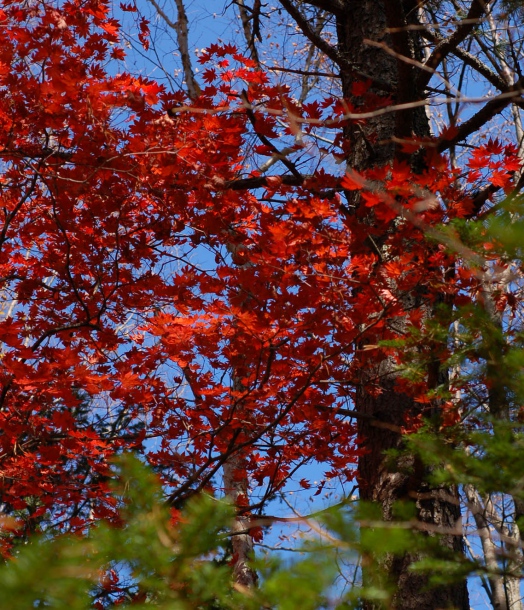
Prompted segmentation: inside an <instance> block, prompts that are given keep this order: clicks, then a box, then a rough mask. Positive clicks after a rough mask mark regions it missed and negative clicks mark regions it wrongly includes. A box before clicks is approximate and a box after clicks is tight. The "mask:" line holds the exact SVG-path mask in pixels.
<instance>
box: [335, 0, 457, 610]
mask: <svg viewBox="0 0 524 610" xmlns="http://www.w3.org/2000/svg"><path fill="white" fill-rule="evenodd" d="M343 4H344V10H343V11H340V12H339V13H338V14H337V34H338V51H339V53H340V54H341V55H342V56H343V59H344V63H347V65H348V66H352V67H353V68H354V69H356V70H358V71H359V72H360V73H364V74H367V75H369V76H370V77H371V78H372V79H373V83H374V84H373V86H372V91H373V92H375V93H377V94H378V95H384V96H388V95H389V96H391V98H392V99H391V103H393V104H405V103H409V102H411V101H414V100H416V99H417V92H416V91H415V83H416V73H415V67H414V66H413V65H411V64H409V63H407V62H404V61H402V59H398V55H402V56H404V57H406V56H407V57H408V58H410V59H418V57H417V55H418V49H419V48H420V41H419V40H418V39H417V35H416V33H415V32H414V31H410V32H408V31H407V30H406V29H405V26H406V25H408V24H409V23H412V22H413V19H415V18H416V17H417V15H416V10H417V9H416V3H415V2H407V1H404V2H402V1H401V0H381V1H377V0H344V2H343ZM388 27H389V28H392V30H393V31H394V32H396V33H394V34H392V35H389V34H388V33H387V32H386V28H388ZM403 28H404V29H403ZM365 40H371V41H374V42H376V43H378V44H379V45H384V46H383V47H380V46H373V45H370V44H367V43H366V42H365ZM386 46H387V48H388V49H393V50H394V51H395V53H396V54H397V57H394V56H393V55H392V54H390V53H387V52H386V50H385V47H386ZM340 74H341V77H342V88H343V94H344V98H345V99H347V100H350V101H351V102H352V103H354V104H358V99H355V97H354V95H353V91H352V85H353V83H354V81H355V78H354V74H352V71H351V69H350V68H349V67H348V68H347V69H344V67H343V66H342V68H341V72H340ZM388 89H389V91H388ZM413 135H416V136H427V135H429V121H428V118H427V115H426V112H425V109H424V108H423V107H421V108H417V109H408V110H405V111H403V112H396V113H390V114H384V115H382V116H379V117H375V118H373V119H371V120H369V121H368V122H367V123H365V124H355V123H353V124H351V125H350V126H349V127H348V128H347V131H346V136H347V138H348V139H349V142H350V146H349V151H348V155H347V164H348V167H350V168H352V169H354V170H356V171H357V172H359V171H364V170H366V169H369V168H372V167H375V166H377V167H382V166H386V165H390V164H391V163H392V162H393V160H394V159H395V158H397V159H405V160H407V161H409V162H411V165H412V167H413V169H415V170H417V165H418V166H419V167H418V169H419V170H420V169H422V167H423V159H422V157H419V158H411V159H409V158H407V157H406V155H405V154H404V153H402V151H400V150H398V148H397V147H396V145H395V143H394V140H393V138H396V140H397V141H398V140H401V139H408V138H410V137H412V136H413ZM348 204H349V206H350V209H351V210H352V212H353V213H355V214H356V215H357V216H358V217H359V218H360V221H361V222H362V224H363V225H365V226H372V225H373V216H372V212H370V209H369V208H364V206H360V205H359V195H358V192H352V193H348ZM383 237H385V236H383ZM373 242H374V243H373V244H372V245H373V247H374V248H375V252H376V250H377V249H378V250H380V249H381V248H382V247H383V246H382V244H381V236H380V235H379V236H375V237H374V238H373ZM428 247H430V246H428ZM370 253H373V250H372V248H371V245H370ZM370 281H372V279H371V278H370ZM392 290H394V287H392ZM400 298H402V300H403V301H404V305H405V306H416V307H423V308H425V309H426V310H427V314H428V315H429V314H430V313H431V311H430V308H429V306H428V305H425V304H424V303H423V302H422V297H420V296H418V295H410V294H408V295H402V296H401V297H400ZM389 323H390V324H394V325H395V331H396V332H398V331H402V330H403V326H404V325H405V321H403V320H402V319H398V318H396V319H395V320H390V321H389ZM381 338H382V337H381V336H380V335H377V336H375V337H373V339H374V340H372V341H369V337H367V339H366V341H367V342H368V343H376V342H377V341H380V340H381ZM394 368H395V365H394V362H393V361H392V360H391V359H384V360H382V361H380V362H375V363H373V362H370V361H368V360H366V366H365V368H364V369H363V370H365V373H363V374H362V378H361V380H360V381H361V384H360V388H359V390H358V392H357V396H356V405H355V408H356V410H357V411H359V412H360V413H363V414H365V415H366V416H372V417H373V418H376V419H378V420H381V421H383V422H387V423H389V424H392V426H391V428H393V429H394V428H395V427H401V426H403V425H404V424H405V421H406V418H407V417H408V416H414V415H417V414H419V413H420V409H421V407H420V405H418V404H415V403H414V402H413V400H412V399H411V398H410V397H409V396H406V395H404V394H402V393H400V392H399V391H398V390H397V388H396V384H395V376H396V373H395V370H394ZM436 376H437V377H438V382H442V381H443V380H445V378H446V372H445V371H437V373H436ZM373 389H375V390H378V392H375V391H373V392H370V390H373ZM359 436H360V437H361V438H362V439H363V442H364V449H365V450H366V452H365V453H364V455H362V456H361V458H360V460H359V464H358V480H359V486H360V497H361V498H362V499H363V500H367V501H373V502H378V503H380V504H381V505H382V512H383V516H384V519H386V520H390V519H391V518H392V506H393V504H394V503H395V502H396V501H398V500H402V501H412V502H416V508H417V515H418V518H419V520H420V521H421V522H423V523H428V524H430V525H431V526H439V527H443V528H449V529H450V530H451V531H453V532H456V531H457V529H458V531H460V504H459V498H458V493H457V490H456V489H455V488H442V489H430V488H429V486H428V485H427V484H426V483H425V482H424V478H425V476H424V475H425V474H426V473H425V472H424V467H423V466H422V465H421V464H419V463H418V460H417V459H416V458H414V457H413V456H405V457H403V458H402V459H401V460H398V461H396V463H391V460H387V459H386V458H385V456H384V452H385V451H386V450H388V449H397V448H401V446H402V436H401V435H400V434H398V433H397V432H393V431H391V430H388V429H386V428H383V427H380V428H379V427H376V426H373V425H371V424H370V422H369V420H368V419H366V418H362V419H360V420H359ZM442 544H443V545H445V546H446V547H448V548H450V549H453V550H455V551H458V552H460V551H461V550H462V537H461V535H456V534H452V533H450V534H449V535H446V536H443V538H442ZM415 560H417V557H416V556H413V555H409V554H408V555H405V556H403V557H396V558H393V557H391V558H389V559H388V560H387V561H386V565H385V566H384V568H385V569H386V572H387V574H388V576H389V578H390V579H391V581H392V582H393V583H395V584H396V585H397V587H398V591H397V593H396V595H395V597H394V599H393V607H394V608H399V609H403V610H406V609H409V608H413V609H417V610H422V609H424V610H430V609H435V610H436V609H437V608H457V609H460V610H462V609H464V610H466V609H469V602H468V594H467V587H466V583H465V582H463V583H459V584H456V585H448V586H446V587H443V588H441V589H437V590H431V591H428V590H425V584H426V579H425V577H424V576H421V575H420V574H414V573H412V572H411V571H410V570H409V566H410V564H411V563H412V562H413V561H415ZM366 578H368V579H369V575H366V573H364V580H365V581H366ZM364 584H370V583H369V582H365V583H364ZM363 607H364V608H366V610H371V609H372V608H376V607H377V606H375V605H374V604H372V603H369V602H368V603H365V604H364V606H363Z"/></svg>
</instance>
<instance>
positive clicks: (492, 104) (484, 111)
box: [437, 79, 524, 152]
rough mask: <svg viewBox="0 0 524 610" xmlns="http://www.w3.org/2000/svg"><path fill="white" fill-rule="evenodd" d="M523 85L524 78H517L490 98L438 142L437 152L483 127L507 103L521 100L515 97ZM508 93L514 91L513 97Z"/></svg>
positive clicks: (519, 93)
mask: <svg viewBox="0 0 524 610" xmlns="http://www.w3.org/2000/svg"><path fill="white" fill-rule="evenodd" d="M523 86H524V79H519V80H518V81H517V82H516V83H515V84H514V85H512V86H511V87H508V88H507V91H505V92H503V93H502V94H501V95H498V96H497V97H494V98H493V99H491V100H490V101H489V102H488V103H487V104H486V105H485V106H484V107H483V108H481V109H480V110H479V111H478V112H477V113H476V114H474V115H473V116H472V117H471V118H470V119H468V120H467V121H465V122H464V123H462V124H461V125H460V126H459V127H458V128H457V130H456V132H455V135H454V136H452V137H451V138H449V139H447V140H443V141H442V142H440V144H438V146H437V150H438V152H444V151H445V150H448V149H449V148H450V147H451V146H453V145H454V144H456V143H457V142H460V141H462V140H465V139H466V138H467V137H468V136H470V135H471V134H472V133H474V132H475V131H478V130H479V129H480V128H481V127H483V126H484V125H485V124H486V123H487V122H488V121H490V120H491V119H492V118H493V117H494V116H496V115H497V114H500V113H501V112H502V111H503V110H504V108H506V107H507V106H509V104H514V103H517V102H521V103H522V102H523V100H522V99H520V100H517V97H519V96H520V95H522V93H523ZM508 93H514V94H515V95H514V97H512V96H511V95H508Z"/></svg>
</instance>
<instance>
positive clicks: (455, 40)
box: [417, 0, 490, 91]
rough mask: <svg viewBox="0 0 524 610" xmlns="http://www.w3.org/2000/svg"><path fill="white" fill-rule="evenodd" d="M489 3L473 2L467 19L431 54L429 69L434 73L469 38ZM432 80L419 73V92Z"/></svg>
mask: <svg viewBox="0 0 524 610" xmlns="http://www.w3.org/2000/svg"><path fill="white" fill-rule="evenodd" d="M489 3H490V0H487V2H486V1H484V0H473V2H472V3H471V5H470V8H469V12H468V14H467V17H466V18H465V19H464V20H463V21H461V22H460V23H459V25H458V26H457V29H456V30H455V31H454V32H453V34H451V36H449V37H448V38H445V39H444V40H442V41H441V42H439V44H437V46H436V47H435V48H434V49H433V53H431V55H430V57H429V59H428V61H427V62H426V67H427V68H429V69H430V70H433V71H434V70H436V69H437V67H438V66H439V65H440V64H441V62H442V60H443V59H444V58H445V57H447V56H448V55H449V54H450V53H452V52H453V50H454V49H456V48H457V47H458V45H459V44H460V43H461V42H462V41H463V40H464V39H465V38H466V36H468V34H469V33H470V32H471V31H472V30H473V28H474V27H475V26H476V25H478V23H479V21H480V18H481V16H482V15H483V14H484V13H485V11H486V8H487V5H488V4H489ZM430 79H431V76H430V74H429V73H427V72H426V73H424V72H421V73H419V76H418V79H417V89H418V91H424V89H425V88H426V85H427V84H428V83H429V81H430Z"/></svg>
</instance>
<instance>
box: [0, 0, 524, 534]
mask: <svg viewBox="0 0 524 610" xmlns="http://www.w3.org/2000/svg"><path fill="white" fill-rule="evenodd" d="M25 6H26V8H24V7H25ZM123 10H133V9H132V7H131V6H130V5H125V6H124V7H123ZM109 15H110V11H109V7H108V4H107V2H104V1H102V0H71V1H69V2H65V3H64V4H62V5H61V9H60V11H57V10H56V9H54V8H52V7H51V6H50V5H46V4H40V5H38V6H36V5H34V6H33V5H23V6H21V5H17V4H13V3H11V2H4V4H3V10H2V11H1V12H0V21H1V25H2V27H1V28H0V87H1V91H2V95H1V96H0V124H1V130H0V155H1V158H2V175H1V178H0V180H1V194H0V196H1V199H2V221H1V228H0V252H1V257H0V280H1V290H2V301H3V307H4V309H3V312H2V318H1V322H0V333H1V337H2V341H3V348H2V349H3V352H2V359H1V369H0V382H1V384H2V390H1V394H0V406H1V411H0V420H1V421H0V430H1V434H0V450H1V451H0V455H1V458H0V469H1V475H2V476H1V479H0V491H1V495H2V501H3V503H4V504H5V506H6V507H8V508H9V509H12V510H15V509H16V510H20V509H24V508H27V507H28V506H29V504H30V505H31V507H34V506H37V509H36V510H33V508H32V509H31V511H32V512H30V517H29V518H28V523H29V524H30V525H29V526H28V527H30V528H34V527H36V526H37V523H38V521H39V520H42V519H46V520H47V522H48V523H51V524H56V525H59V526H61V527H72V528H76V529H78V528H82V527H83V526H84V525H85V524H86V523H87V522H89V521H91V520H93V519H98V518H101V517H108V518H111V517H112V516H113V515H114V506H113V502H112V501H111V500H110V498H109V496H108V493H107V484H106V483H107V474H108V460H109V458H110V457H111V456H112V455H113V454H115V453H117V452H120V451H122V450H125V449H134V450H140V451H143V452H144V453H145V454H147V455H148V458H149V460H150V462H151V463H152V464H153V465H154V466H155V467H157V469H158V470H159V472H160V473H161V474H162V475H163V476H164V478H165V481H166V483H168V484H169V486H170V488H171V489H172V490H173V497H174V498H175V499H183V498H184V497H186V496H187V495H188V493H190V492H192V491H193V490H195V489H200V488H202V487H203V486H210V485H212V483H213V477H214V476H215V474H216V472H217V470H218V469H219V467H220V466H221V464H222V463H223V461H224V459H225V456H227V455H228V454H230V453H232V452H234V451H239V452H241V453H242V454H243V456H244V458H245V464H246V468H247V474H248V475H249V476H250V477H251V478H252V480H253V481H254V482H255V483H256V484H258V485H260V486H265V492H263V493H265V494H266V496H269V495H270V494H271V493H273V492H274V491H275V490H276V489H278V488H279V487H280V486H282V485H283V483H284V482H285V480H286V477H287V476H288V473H289V472H291V471H292V469H293V468H294V466H296V465H297V464H301V463H304V462H306V461H308V460H311V459H316V460H318V461H322V462H326V463H327V464H328V466H329V467H330V468H332V473H337V474H339V475H340V476H342V477H347V478H349V477H351V476H352V464H353V463H354V461H355V459H356V456H357V455H358V453H359V446H358V442H357V440H356V438H355V427H354V425H353V424H352V423H351V421H348V420H347V419H344V418H340V417H339V416H338V415H337V410H338V408H339V407H340V406H341V405H343V404H344V403H345V402H346V401H347V400H348V399H350V398H351V395H352V392H353V391H354V390H353V387H354V385H353V383H352V382H354V380H355V379H357V377H358V375H357V372H358V370H359V369H360V368H362V367H366V365H367V363H369V362H370V361H373V362H376V361H377V359H380V358H384V357H386V356H391V355H393V356H395V357H397V356H398V354H397V352H396V351H395V348H393V347H391V348H389V347H385V346H384V345H385V344H384V343H383V342H384V341H391V340H394V339H397V338H398V335H399V333H398V330H397V329H396V327H395V324H393V323H392V320H393V321H394V320H395V319H399V318H404V319H406V320H407V321H408V322H409V323H410V324H411V325H412V326H413V327H415V328H420V327H421V324H422V319H423V316H422V313H421V308H420V307H419V306H412V307H410V308H407V307H406V305H405V300H404V301H403V299H402V298H400V297H401V295H403V294H408V293H411V292H414V291H415V292H416V293H417V294H420V295H424V302H425V303H428V302H431V301H432V300H434V299H436V298H437V295H447V296H449V297H450V298H452V297H453V295H457V294H459V293H460V294H461V295H462V296H461V298H462V299H467V298H469V297H467V294H471V293H472V290H471V286H472V284H474V283H475V278H474V277H472V276H471V275H470V274H468V273H467V269H465V270H464V271H463V272H462V274H461V273H459V272H457V273H455V275H454V276H453V277H454V279H453V282H450V279H449V274H448V270H449V269H451V268H452V267H453V265H457V266H460V265H459V261H458V258H457V256H455V255H454V254H453V253H452V252H451V253H450V251H449V250H446V249H445V248H444V247H436V246H435V247H429V246H428V242H427V240H426V236H425V232H426V228H427V227H430V226H434V225H435V224H438V223H441V222H447V221H448V220H449V219H450V218H451V217H453V216H456V217H460V216H463V215H464V214H467V213H468V212H467V209H466V208H465V207H463V206H464V205H465V204H464V203H463V200H464V196H463V193H461V192H459V190H458V189H457V188H456V183H455V181H456V177H457V173H456V172H455V171H454V170H452V169H451V168H450V167H449V166H448V163H447V161H446V159H444V158H442V157H435V159H434V161H433V162H432V164H431V167H430V168H428V169H427V170H426V171H425V172H424V173H423V174H421V175H420V174H418V175H415V174H413V173H412V172H411V170H410V169H409V168H408V167H407V166H405V165H401V164H399V165H398V166H396V167H394V168H393V171H392V172H388V171H386V170H385V169H384V168H379V169H376V170H370V171H369V172H367V173H366V174H365V175H357V174H355V173H351V172H348V173H347V174H346V176H345V177H341V176H335V175H334V176H331V175H327V174H326V172H325V171H324V170H318V172H317V174H316V175H315V176H312V177H311V178H310V179H309V180H308V181H307V182H304V183H303V184H301V185H299V186H293V187H291V186H289V185H286V182H285V181H283V180H282V178H281V177H278V176H275V177H272V178H269V179H268V180H267V182H265V183H263V182H261V183H260V184H261V185H262V186H265V188H266V195H263V194H261V193H260V192H259V191H257V190H251V191H250V190H248V189H247V188H245V189H241V188H237V186H236V183H235V181H237V179H238V177H239V176H240V175H245V169H244V168H245V165H246V159H245V154H246V153H245V146H244V144H245V136H246V134H247V133H248V131H249V130H250V129H252V125H251V124H250V121H249V117H248V112H247V107H246V104H245V102H244V99H249V100H250V103H251V104H252V106H253V107H255V106H256V107H257V110H256V113H253V114H254V116H255V122H254V125H255V128H256V129H257V133H260V134H261V135H263V136H264V138H265V139H266V140H268V141H271V140H273V139H275V138H277V137H279V136H280V135H281V133H282V128H281V127H280V126H279V123H278V121H276V118H275V117H276V115H277V114H278V113H282V115H283V116H290V115H292V117H294V118H293V119H292V121H291V122H290V130H291V131H293V129H295V128H296V125H295V127H293V121H295V122H296V121H298V120H299V119H300V120H304V121H305V122H306V127H305V129H309V130H311V129H314V128H315V125H316V124H318V123H319V122H322V121H323V120H327V119H331V120H333V121H335V120H338V119H337V116H338V115H337V113H339V110H340V109H339V108H338V107H337V105H336V104H333V103H331V102H330V101H329V100H328V101H327V102H326V103H324V104H314V105H313V104H310V105H306V106H305V107H304V109H302V110H301V109H299V108H297V107H296V105H294V104H293V103H292V100H291V99H289V97H288V96H287V94H286V92H285V91H282V89H281V88H276V87H272V86H271V85H270V84H269V80H268V78H267V76H266V75H265V74H263V73H261V72H258V71H256V70H255V69H254V67H253V65H252V62H251V61H250V60H246V59H244V58H242V57H241V56H239V55H238V53H237V51H236V49H235V48H234V47H232V46H218V45H213V46H212V47H211V48H210V49H208V50H207V51H206V52H205V53H204V54H203V55H202V57H201V61H202V63H204V64H205V65H206V66H207V70H206V71H205V72H204V80H205V82H206V83H207V87H206V88H205V89H204V90H203V92H202V95H201V97H200V98H199V99H198V100H196V101H193V102H190V101H189V100H187V99H186V98H185V97H184V96H183V95H182V94H178V95H171V94H168V93H167V92H165V91H164V89H163V88H162V86H160V85H159V84H158V83H156V82H152V81H149V80H147V79H144V78H141V77H136V76H132V75H129V74H125V73H124V74H118V75H111V74H109V73H108V72H106V71H105V68H104V67H103V66H104V64H105V62H106V61H107V60H108V59H109V57H115V52H114V50H112V48H111V45H113V44H114V43H117V42H118V24H117V22H116V21H115V20H113V19H111V18H110V17H109ZM140 27H141V40H142V42H143V44H144V46H147V44H148V41H147V34H148V29H147V23H145V22H143V23H142V24H141V26H140ZM122 53H123V52H122V51H121V50H119V51H118V53H117V56H116V58H117V59H118V58H121V57H122ZM367 89H368V84H367V83H362V84H360V85H359V86H358V87H357V86H355V94H357V93H358V94H359V95H362V96H365V95H366V92H367ZM242 90H245V96H244V97H243V96H242V95H241V92H242ZM363 99H365V97H364V98H363ZM337 108H338V109H337ZM362 108H363V110H366V107H365V106H363V107H362ZM167 111H169V112H167ZM301 113H303V115H302V114H301ZM330 113H332V114H333V115H334V116H330ZM308 122H309V123H308ZM297 125H298V123H297ZM262 152H263V153H264V154H268V155H270V156H271V154H272V152H271V147H270V146H268V145H265V146H264V151H262ZM470 167H471V169H473V170H475V171H477V170H480V169H482V168H486V167H488V168H489V170H490V172H491V175H492V179H491V180H492V183H493V184H495V185H496V186H500V187H502V188H503V189H508V188H510V186H511V172H512V171H514V170H515V169H517V168H518V161H517V157H516V153H515V151H514V150H512V149H505V148H503V147H502V146H501V145H500V144H498V143H494V142H490V143H488V144H487V145H486V146H484V147H482V148H481V149H478V150H476V151H475V152H474V154H473V155H472V157H471V160H470ZM475 175H476V174H475ZM251 177H252V178H256V174H253V175H252V176H251ZM480 177H481V176H480V174H479V175H478V178H479V179H480ZM377 182H379V183H380V184H382V188H381V189H376V188H375V187H373V185H374V184H376V183H377ZM343 188H345V189H359V190H361V191H362V194H363V197H364V200H365V204H366V206H367V208H373V210H374V213H375V218H376V223H375V225H374V226H373V227H370V226H369V225H366V224H365V223H362V221H361V218H360V216H359V214H354V215H353V214H349V213H348V212H347V209H346V208H344V205H343V202H342V198H341V196H340V195H339V193H340V192H341V191H342V189H343ZM334 191H336V193H335V194H333V193H334ZM274 193H278V194H279V195H280V196H279V197H278V198H274V197H271V196H270V195H269V194H274ZM393 223H394V224H395V231H390V230H388V229H389V228H390V227H392V226H393ZM374 235H387V243H386V244H385V248H386V250H387V252H388V253H389V256H388V258H387V260H383V259H381V258H379V257H378V255H377V253H376V252H375V251H374V250H373V248H371V247H370V246H369V243H370V240H369V237H371V238H373V236H374ZM406 243H409V247H406ZM456 254H457V253H456ZM458 254H460V252H459V253H458ZM392 283H394V285H395V289H394V290H393V289H392ZM428 349H429V346H428ZM233 375H234V376H235V377H236V378H237V379H238V380H239V383H238V384H236V386H235V388H234V389H232V377H233ZM410 388H411V389H408V390H407V391H410V392H415V393H417V395H420V396H425V395H426V393H427V390H428V380H427V379H424V380H421V382H420V383H419V384H418V385H417V384H414V385H413V384H412V385H411V386H410ZM369 391H371V392H372V391H373V388H372V387H370V388H369ZM377 391H379V390H378V386H377ZM453 419H454V415H453V414H452V413H450V411H449V410H447V411H446V421H451V420H453ZM408 423H409V422H407V425H408ZM300 485H301V486H302V487H304V488H306V489H307V488H308V487H309V483H308V482H307V481H304V480H302V481H300Z"/></svg>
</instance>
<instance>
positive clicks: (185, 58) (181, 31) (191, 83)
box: [149, 0, 201, 100]
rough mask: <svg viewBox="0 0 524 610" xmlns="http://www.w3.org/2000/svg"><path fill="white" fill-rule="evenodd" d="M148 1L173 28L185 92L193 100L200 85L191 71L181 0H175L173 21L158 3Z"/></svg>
mask: <svg viewBox="0 0 524 610" xmlns="http://www.w3.org/2000/svg"><path fill="white" fill-rule="evenodd" d="M149 2H150V3H151V4H152V5H153V6H154V7H155V10H156V11H157V13H158V14H159V15H160V17H162V19H163V20H164V21H165V22H166V23H167V25H168V26H169V27H170V28H172V29H173V30H175V32H176V37H177V44H178V50H179V51H180V58H181V60H182V68H183V70H184V78H185V81H186V86H187V93H188V95H189V97H190V98H191V99H192V100H194V99H196V98H197V97H198V96H199V95H200V93H201V90H200V85H199V84H198V82H197V81H196V78H195V74H194V72H193V66H192V65H191V59H190V55H189V42H188V29H187V24H188V21H187V15H186V9H185V7H184V2H183V0H175V2H176V6H177V11H178V19H177V21H176V23H175V22H173V21H171V19H170V18H169V17H168V16H167V15H166V13H165V11H164V10H162V7H161V6H160V5H159V4H158V2H157V1H156V0H149Z"/></svg>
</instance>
